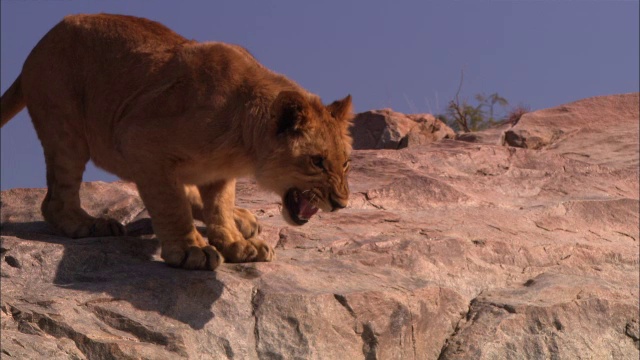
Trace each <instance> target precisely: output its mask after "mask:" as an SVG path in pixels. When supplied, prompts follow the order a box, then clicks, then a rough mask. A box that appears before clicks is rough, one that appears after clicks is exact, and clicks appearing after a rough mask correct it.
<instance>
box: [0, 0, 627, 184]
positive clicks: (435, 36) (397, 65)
mask: <svg viewBox="0 0 640 360" xmlns="http://www.w3.org/2000/svg"><path fill="white" fill-rule="evenodd" d="M1 7H2V8H1V10H2V11H1V16H2V21H1V23H0V25H1V40H2V41H1V59H2V61H1V78H0V80H1V87H2V91H3V92H4V91H5V90H6V89H7V88H8V87H9V85H10V84H11V83H12V82H13V80H14V79H15V77H16V76H17V75H18V73H19V72H20V69H21V67H22V64H23V62H24V60H25V58H26V57H27V55H28V54H29V51H30V50H31V49H32V48H33V46H34V45H35V44H36V43H37V42H38V41H39V40H40V38H41V37H42V36H43V35H44V34H45V33H46V32H47V31H48V30H49V29H50V28H51V27H52V26H54V25H55V24H56V23H57V22H58V21H60V20H61V19H62V17H63V16H65V15H68V14H75V13H97V12H109V13H120V14H130V15H136V16H143V17H147V18H150V19H153V20H157V21H160V22H162V23H164V24H165V25H167V26H169V27H170V28H172V29H174V30H175V31H177V32H178V33H180V34H182V35H183V36H185V37H187V38H191V39H195V40H199V41H205V40H216V41H225V42H231V43H236V44H240V45H243V46H245V47H246V48H248V49H249V50H250V51H251V52H252V53H253V54H254V55H255V56H256V57H257V58H258V60H260V61H261V62H262V63H263V64H265V65H266V66H267V67H269V68H271V69H273V70H275V71H277V72H280V73H283V74H285V75H287V76H289V77H290V78H292V79H294V80H295V81H297V82H298V83H299V84H301V85H302V86H304V87H306V88H307V89H308V90H310V91H312V92H314V93H316V94H318V95H320V96H321V97H322V98H323V99H324V100H325V102H329V101H332V100H334V99H336V98H342V97H343V96H345V95H346V94H348V93H350V94H352V96H353V98H354V105H355V109H356V111H358V112H360V111H366V110H370V109H378V108H384V107H391V108H393V109H394V110H397V111H401V112H407V113H409V112H431V113H438V112H442V111H443V110H444V108H445V106H446V103H447V101H448V100H450V99H451V98H452V97H453V96H454V95H455V92H456V89H457V87H458V82H459V78H460V71H461V70H464V74H465V79H464V87H463V92H462V95H463V97H466V98H468V99H472V98H473V95H474V94H476V93H479V92H485V93H492V92H498V93H499V94H501V95H502V96H503V97H505V98H507V99H508V100H509V101H510V102H511V103H512V104H514V105H515V104H520V103H521V104H526V105H529V106H530V107H531V108H532V109H534V110H535V109H541V108H547V107H552V106H555V105H559V104H562V103H566V102H569V101H573V100H578V99H581V98H585V97H590V96H595V95H604V94H615V93H626V92H636V91H638V87H639V73H638V67H639V60H638V53H639V49H638V43H639V36H638V32H639V25H638V17H639V15H638V13H639V5H638V1H625V0H592V1H580V0H574V1H568V0H564V1H563V0H555V1H554V0H547V1H518V0H511V1H481V0H473V1H472V0H469V1H454V0H441V1H436V0H433V1H427V0H422V1H346V0H344V1H333V0H330V1H206V0H200V1H197V0H190V1H149V0H138V1H123V0H118V1H62V0H57V1H56V0H50V1H45V0H28V1H17V0H3V1H2V2H1ZM1 137H2V139H1V140H2V143H1V159H0V161H1V167H2V171H1V183H0V185H1V187H2V189H8V188H14V187H44V186H45V167H44V159H43V154H42V149H41V146H40V143H39V141H38V140H37V137H36V135H35V132H34V130H33V126H32V125H31V121H30V120H29V118H28V115H27V113H26V111H23V112H22V113H21V114H19V115H18V116H17V117H16V118H14V119H13V120H12V121H11V122H10V123H8V124H7V125H6V126H5V127H4V128H2V131H1ZM114 179H115V177H113V176H111V175H108V174H106V173H104V172H102V171H100V170H98V169H96V168H95V167H93V166H92V165H90V166H89V167H88V169H87V172H86V173H85V177H84V180H85V181H93V180H114Z"/></svg>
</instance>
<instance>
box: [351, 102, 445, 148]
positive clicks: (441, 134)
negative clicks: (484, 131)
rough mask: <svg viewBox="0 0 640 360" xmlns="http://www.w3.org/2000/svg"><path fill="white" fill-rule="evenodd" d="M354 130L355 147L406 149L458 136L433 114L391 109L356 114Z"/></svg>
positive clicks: (352, 128) (352, 132)
mask: <svg viewBox="0 0 640 360" xmlns="http://www.w3.org/2000/svg"><path fill="white" fill-rule="evenodd" d="M351 134H352V136H353V148H354V149H356V150H364V149H403V148H406V147H409V146H417V145H424V144H428V143H432V142H434V141H438V140H441V139H453V137H454V136H455V132H454V131H453V130H452V129H451V128H450V127H448V126H447V125H446V124H445V123H443V122H442V121H440V120H438V119H436V118H435V117H434V116H433V115H431V114H410V115H405V114H402V113H399V112H395V111H393V110H391V109H382V110H372V111H366V112H363V113H360V114H357V115H356V117H355V118H354V120H353V126H352V127H351Z"/></svg>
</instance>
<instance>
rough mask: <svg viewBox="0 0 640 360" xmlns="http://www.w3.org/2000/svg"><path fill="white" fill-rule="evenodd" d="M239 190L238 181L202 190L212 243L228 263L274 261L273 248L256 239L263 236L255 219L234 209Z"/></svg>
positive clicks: (224, 182) (216, 183)
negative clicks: (236, 194) (260, 235)
mask: <svg viewBox="0 0 640 360" xmlns="http://www.w3.org/2000/svg"><path fill="white" fill-rule="evenodd" d="M235 187H236V181H235V179H234V180H221V181H218V182H215V183H213V184H209V185H204V186H198V190H199V191H200V196H201V198H202V205H203V211H202V215H203V220H204V222H205V224H206V225H207V237H208V238H209V243H210V244H211V245H213V246H215V247H216V248H217V249H218V251H220V252H221V253H222V255H223V256H224V258H225V260H226V261H228V262H234V263H235V262H249V261H271V260H272V259H273V258H274V251H273V248H271V246H269V245H268V244H267V243H265V242H264V241H261V240H258V239H256V238H255V235H257V233H258V232H259V226H258V223H257V221H256V218H255V216H253V214H251V213H250V212H249V211H247V210H245V209H240V208H235V207H234V203H235Z"/></svg>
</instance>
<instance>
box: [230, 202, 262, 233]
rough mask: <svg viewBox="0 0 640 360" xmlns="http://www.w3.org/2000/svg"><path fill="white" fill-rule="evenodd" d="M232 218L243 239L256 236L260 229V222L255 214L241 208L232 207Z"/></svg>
mask: <svg viewBox="0 0 640 360" xmlns="http://www.w3.org/2000/svg"><path fill="white" fill-rule="evenodd" d="M233 219H234V220H235V223H236V227H237V228H238V230H239V231H240V233H241V234H242V236H243V237H244V238H245V239H249V238H252V237H254V236H257V235H258V234H260V232H261V231H262V227H261V226H260V223H258V219H257V218H256V216H255V215H253V214H252V213H251V212H250V211H249V210H247V209H243V208H235V209H233Z"/></svg>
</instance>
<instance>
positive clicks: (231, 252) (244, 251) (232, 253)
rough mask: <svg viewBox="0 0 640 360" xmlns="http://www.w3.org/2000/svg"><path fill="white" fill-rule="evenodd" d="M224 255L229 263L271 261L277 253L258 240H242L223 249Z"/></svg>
mask: <svg viewBox="0 0 640 360" xmlns="http://www.w3.org/2000/svg"><path fill="white" fill-rule="evenodd" d="M222 254H223V255H224V258H225V259H226V260H227V261H228V262H232V263H241V262H255V261H271V260H273V259H274V258H275V251H274V250H273V248H272V247H271V246H269V244H267V243H265V242H264V241H261V240H257V239H249V240H241V241H236V242H233V243H231V244H228V245H226V246H224V247H223V248H222Z"/></svg>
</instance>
